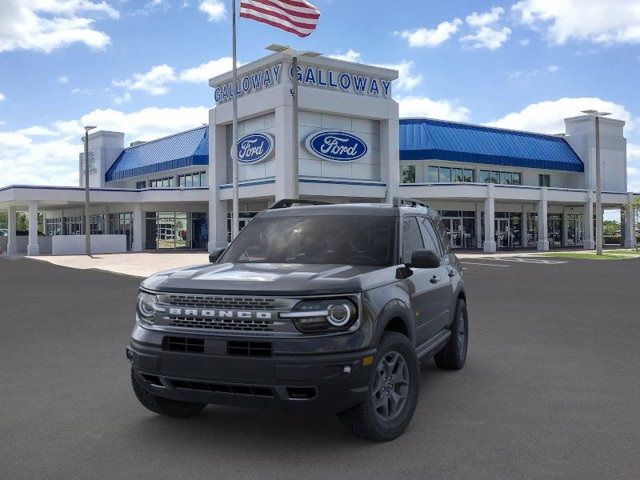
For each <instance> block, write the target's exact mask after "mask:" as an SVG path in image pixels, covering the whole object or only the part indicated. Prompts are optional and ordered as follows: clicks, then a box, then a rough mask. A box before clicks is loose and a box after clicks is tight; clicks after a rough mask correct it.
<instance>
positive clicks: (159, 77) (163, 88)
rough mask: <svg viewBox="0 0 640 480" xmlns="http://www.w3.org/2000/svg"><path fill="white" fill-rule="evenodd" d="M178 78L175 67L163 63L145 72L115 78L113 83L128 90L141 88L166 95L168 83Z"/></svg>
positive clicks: (151, 92)
mask: <svg viewBox="0 0 640 480" xmlns="http://www.w3.org/2000/svg"><path fill="white" fill-rule="evenodd" d="M176 79H177V78H176V74H175V70H174V69H173V67H170V66H169V65H167V64H162V65H155V66H153V67H151V70H149V71H148V72H145V73H134V74H133V77H132V78H127V79H126V80H113V82H111V83H112V84H113V85H114V86H116V87H122V88H126V89H127V90H141V91H143V92H147V93H150V94H151V95H164V94H166V93H169V87H168V86H167V84H168V83H172V82H175V81H176Z"/></svg>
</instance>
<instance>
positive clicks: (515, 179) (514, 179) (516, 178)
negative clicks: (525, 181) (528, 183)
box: [511, 173, 522, 185]
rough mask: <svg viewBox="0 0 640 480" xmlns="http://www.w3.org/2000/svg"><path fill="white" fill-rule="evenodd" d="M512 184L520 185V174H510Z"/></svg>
mask: <svg viewBox="0 0 640 480" xmlns="http://www.w3.org/2000/svg"><path fill="white" fill-rule="evenodd" d="M511 184H512V185H522V175H521V174H519V173H513V174H512V176H511Z"/></svg>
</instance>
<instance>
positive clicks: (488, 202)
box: [484, 184, 496, 253]
mask: <svg viewBox="0 0 640 480" xmlns="http://www.w3.org/2000/svg"><path fill="white" fill-rule="evenodd" d="M495 213H496V204H495V200H494V198H493V185H492V184H489V185H487V198H486V199H485V201H484V251H485V253H495V252H496V233H495Z"/></svg>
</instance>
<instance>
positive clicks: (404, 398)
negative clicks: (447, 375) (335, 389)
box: [338, 332, 420, 442]
mask: <svg viewBox="0 0 640 480" xmlns="http://www.w3.org/2000/svg"><path fill="white" fill-rule="evenodd" d="M373 365H374V367H375V368H374V369H373V371H372V375H371V380H370V384H369V395H368V396H367V400H366V401H365V402H364V403H361V404H360V405H357V406H355V407H353V408H351V409H350V410H347V411H346V412H342V413H339V414H338V419H339V420H340V422H341V423H342V424H343V425H344V426H345V427H346V428H347V430H349V431H350V432H351V433H353V434H355V435H358V436H360V437H363V438H367V439H369V440H375V441H377V442H388V441H390V440H393V439H395V438H397V437H398V436H400V435H401V434H402V433H403V432H404V431H405V430H406V429H407V426H408V425H409V423H410V422H411V419H412V418H413V413H414V412H415V409H416V405H417V403H418V395H419V392H420V365H419V362H418V357H417V356H416V353H415V350H414V348H413V345H412V344H411V342H410V341H409V339H408V338H407V337H405V336H404V335H402V334H400V333H396V332H385V333H384V334H383V336H382V339H381V341H380V346H379V348H378V352H377V354H376V358H375V360H374V363H373Z"/></svg>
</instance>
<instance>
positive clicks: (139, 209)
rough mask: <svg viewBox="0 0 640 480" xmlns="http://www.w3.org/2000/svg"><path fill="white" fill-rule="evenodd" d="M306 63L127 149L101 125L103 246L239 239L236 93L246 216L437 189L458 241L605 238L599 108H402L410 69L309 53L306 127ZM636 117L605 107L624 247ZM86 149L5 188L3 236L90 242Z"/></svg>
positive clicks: (606, 165)
mask: <svg viewBox="0 0 640 480" xmlns="http://www.w3.org/2000/svg"><path fill="white" fill-rule="evenodd" d="M293 73H294V72H293V69H292V67H291V58H290V57H288V56H287V55H285V54H282V53H274V54H272V55H269V56H267V57H264V58H261V59H259V60H257V61H254V62H252V63H249V64H246V65H243V66H242V67H240V68H239V69H238V74H239V82H238V86H237V88H236V92H234V91H233V85H232V79H231V73H227V74H224V75H221V76H218V77H215V78H212V79H211V80H210V81H209V85H210V86H211V88H212V92H213V97H214V99H215V106H214V107H213V108H212V109H211V110H210V112H209V124H208V125H206V126H200V127H197V128H194V129H192V130H188V131H185V132H180V133H177V134H175V135H171V136H168V137H164V138H159V139H157V140H153V141H149V142H135V143H133V144H131V145H129V146H126V147H125V145H124V136H125V135H124V133H123V132H112V131H97V132H95V133H92V134H91V135H90V136H89V152H90V154H89V166H90V187H91V233H92V245H93V251H94V253H107V252H124V251H156V250H173V249H175V250H206V249H209V250H211V249H213V248H216V247H220V246H225V245H226V244H227V243H228V241H229V238H230V234H229V230H230V224H231V221H230V215H231V203H232V196H233V190H232V160H231V146H232V126H231V125H232V119H233V110H232V104H233V102H232V99H233V96H234V95H236V96H237V100H238V115H239V124H238V129H239V142H238V157H239V167H238V173H239V189H238V190H239V198H240V223H241V227H242V226H244V225H246V223H247V222H248V221H249V220H250V219H251V218H252V217H253V216H254V215H255V214H256V213H257V212H259V211H261V210H263V209H265V208H268V207H269V206H270V205H272V204H273V203H274V202H276V201H277V200H280V199H284V198H291V197H292V195H294V192H295V191H296V190H297V189H298V190H299V193H300V197H301V198H305V199H313V200H322V201H325V202H336V203H337V202H341V203H345V202H346V203H354V202H385V201H390V199H391V198H392V197H395V196H402V197H411V198H416V199H421V200H424V201H426V202H427V203H428V204H429V205H430V206H431V207H432V208H434V209H437V210H439V211H440V212H441V215H442V217H443V219H444V221H445V224H446V226H447V228H448V229H449V230H450V232H451V238H452V245H453V247H454V248H462V249H479V250H483V251H485V252H495V251H497V250H502V249H519V248H530V249H537V250H543V251H544V250H549V249H551V248H555V247H575V248H587V249H590V248H594V246H595V240H594V230H595V228H594V218H595V217H594V202H595V194H594V191H595V158H596V150H595V143H596V133H595V120H594V118H592V117H590V116H576V117H572V118H567V119H565V132H564V133H559V134H557V135H546V134H540V133H534V132H523V131H515V130H506V129H499V128H491V127H485V126H479V125H469V124H464V123H455V122H449V121H442V120H434V119H426V118H407V119H400V118H399V110H398V104H397V103H396V102H395V101H394V100H393V96H392V86H393V81H394V80H396V79H397V76H398V72H397V71H394V70H389V69H385V68H380V67H375V66H370V65H363V64H357V63H351V62H344V61H340V60H335V59H331V58H327V57H324V56H316V57H301V58H300V65H299V67H298V71H297V78H298V80H299V96H298V98H299V114H298V138H294V136H293V135H294V133H293V132H294V128H292V127H293V122H294V118H295V116H294V109H293V108H294V107H293V101H292V96H291V88H292V78H293ZM585 107H588V105H586V106H585ZM623 129H624V122H623V121H621V120H616V119H611V118H601V119H600V145H601V158H602V171H603V176H602V185H603V188H602V190H603V195H602V202H603V206H604V208H606V209H619V210H620V211H621V214H622V217H621V218H622V220H623V227H622V232H621V237H622V243H623V244H624V245H626V246H632V245H633V244H634V235H635V225H634V224H633V218H632V217H633V215H631V209H630V206H629V205H630V203H631V202H632V201H633V197H634V195H633V194H632V193H630V192H627V168H626V167H627V152H626V150H627V146H626V139H625V138H624V132H623ZM295 143H297V145H298V158H297V161H298V167H299V168H298V170H299V175H298V178H295V174H294V173H293V172H294V168H293V166H294V162H295V161H296V159H295V158H294V149H293V148H292V146H293V145H294V144H295ZM83 157H84V155H82V154H81V155H80V160H79V181H80V182H79V183H80V186H79V187H56V186H32V185H14V186H9V187H4V188H0V209H6V210H8V211H9V232H8V235H6V236H4V237H0V248H2V249H3V250H5V251H6V252H8V253H9V254H20V253H25V254H27V255H38V254H68V253H83V252H84V238H83V236H82V235H81V234H83V233H84V221H83V206H84V188H83V185H84V173H83V172H84V158H83ZM296 182H298V184H297V185H296ZM296 187H297V188H296ZM17 211H23V212H27V215H28V219H29V227H30V228H29V234H27V235H20V233H22V232H16V220H15V218H16V212H17ZM39 223H40V235H38V233H37V232H38V225H39Z"/></svg>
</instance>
